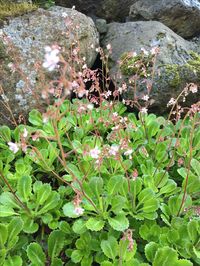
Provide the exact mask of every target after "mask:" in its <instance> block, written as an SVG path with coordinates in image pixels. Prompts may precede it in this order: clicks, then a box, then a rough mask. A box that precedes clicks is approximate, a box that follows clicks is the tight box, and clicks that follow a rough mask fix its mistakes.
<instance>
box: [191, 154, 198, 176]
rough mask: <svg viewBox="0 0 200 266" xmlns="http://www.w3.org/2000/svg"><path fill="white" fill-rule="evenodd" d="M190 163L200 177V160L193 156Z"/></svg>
mask: <svg viewBox="0 0 200 266" xmlns="http://www.w3.org/2000/svg"><path fill="white" fill-rule="evenodd" d="M191 165H192V168H193V169H194V171H195V172H196V174H197V176H198V177H200V162H199V161H198V160H196V159H195V158H192V160H191Z"/></svg>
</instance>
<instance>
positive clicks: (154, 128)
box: [147, 120, 160, 137]
mask: <svg viewBox="0 0 200 266" xmlns="http://www.w3.org/2000/svg"><path fill="white" fill-rule="evenodd" d="M159 128H160V124H159V123H158V122H157V121H156V120H153V121H151V122H150V123H148V125H147V129H148V135H149V136H151V137H153V136H155V135H156V134H157V132H158V131H159Z"/></svg>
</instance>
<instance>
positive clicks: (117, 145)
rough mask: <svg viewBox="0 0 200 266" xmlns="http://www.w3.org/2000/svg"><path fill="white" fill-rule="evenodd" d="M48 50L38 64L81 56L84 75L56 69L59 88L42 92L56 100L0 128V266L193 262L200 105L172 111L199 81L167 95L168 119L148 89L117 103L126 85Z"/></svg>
mask: <svg viewBox="0 0 200 266" xmlns="http://www.w3.org/2000/svg"><path fill="white" fill-rule="evenodd" d="M74 49H78V48H74ZM107 50H108V52H110V50H111V49H110V46H108V47H107ZM46 51H47V54H46V57H45V59H46V60H45V62H44V64H43V67H45V68H47V69H48V70H55V69H56V67H57V65H58V63H60V66H61V67H62V66H65V69H69V68H68V67H66V66H68V65H69V64H70V63H73V60H74V61H76V62H77V60H80V65H81V64H82V65H83V68H82V74H81V75H78V74H77V73H76V72H75V69H73V70H74V71H72V72H73V73H74V75H73V77H71V76H69V75H68V74H69V73H67V75H62V78H63V79H66V80H63V79H62V80H61V81H60V82H64V81H65V82H67V83H65V84H68V87H67V88H65V90H66V91H64V92H62V91H60V90H58V88H60V86H57V87H56V86H55V87H54V88H52V86H51V87H49V88H45V90H43V91H42V95H43V98H46V99H47V100H48V99H49V95H51V97H52V95H53V97H55V101H54V103H53V104H52V105H50V106H49V107H48V108H47V110H46V111H45V112H43V113H42V112H39V111H38V110H32V111H31V112H30V114H29V118H28V123H27V125H22V124H21V125H17V126H16V127H15V129H12V130H11V129H10V128H9V127H7V126H2V127H0V193H1V194H0V217H1V223H0V265H17V266H18V265H19V266H20V265H28V264H30V263H31V265H38V266H40V265H41V266H43V265H47V264H48V265H52V266H54V265H55V266H59V265H82V266H89V265H102V266H109V265H114V266H118V265H123V266H129V265H136V266H137V265H138V266H139V265H141V266H147V265H153V266H158V265H159V266H160V265H172V266H177V265H178V266H190V265H199V264H200V242H199V236H200V219H199V214H200V211H199V210H200V207H199V206H200V202H199V191H200V181H199V176H200V162H199V159H200V152H199V150H200V149H199V148H200V147H199V146H200V144H199V138H200V127H199V121H200V120H199V118H200V117H199V111H200V103H199V102H198V103H196V104H194V105H193V106H191V108H190V109H187V110H186V109H184V108H183V109H182V108H180V107H179V106H180V104H179V103H180V101H181V99H182V98H184V97H185V96H186V95H187V94H188V93H195V92H196V90H197V86H196V85H195V84H193V83H191V84H188V85H187V86H186V88H185V89H184V90H183V92H182V93H181V94H180V95H179V96H178V98H177V99H171V100H170V102H169V104H168V105H169V106H172V110H171V112H170V114H169V117H168V119H166V118H164V117H161V116H156V115H154V114H148V105H149V103H148V100H149V94H148V93H149V92H148V93H147V94H145V95H143V97H142V99H137V98H135V99H133V101H132V102H131V101H130V102H127V101H123V102H124V103H121V102H119V100H118V98H119V96H120V95H121V93H122V92H123V91H124V90H125V89H126V85H125V84H122V87H118V88H116V89H115V91H114V92H111V91H109V90H107V91H101V89H100V86H99V80H98V77H96V78H94V77H95V73H96V72H95V71H91V70H89V69H88V68H87V66H86V65H85V63H84V60H83V59H78V57H76V56H73V58H71V62H70V59H69V60H68V61H67V62H66V61H65V60H64V58H63V57H62V56H61V55H60V50H59V49H58V48H57V47H56V46H53V47H48V49H46ZM99 51H100V53H101V56H102V58H103V59H105V61H106V62H107V59H108V57H107V56H104V55H103V53H102V50H101V49H100V50H99ZM143 52H144V51H143ZM52 53H53V55H54V56H52ZM55 54H56V56H55ZM73 54H74V55H76V54H77V53H75V52H74V53H73ZM52 58H54V59H55V62H53V63H52V60H50V59H52ZM151 60H152V57H151ZM72 65H73V64H72ZM12 67H13V66H12ZM71 69H72V68H71ZM58 71H61V74H63V73H62V69H61V68H59V69H58ZM75 73H76V74H75ZM146 73H147V72H146ZM148 73H149V72H148ZM144 74H145V73H144ZM103 75H104V77H107V68H105V70H104V72H103ZM66 77H69V79H68V80H67V78H66ZM86 77H87V80H88V79H89V80H90V78H89V77H91V79H92V80H93V82H92V83H91V84H92V85H91V88H90V89H89V91H87V90H86V87H85V78H86ZM107 82H108V83H109V82H110V81H109V79H107V78H106V83H105V86H107ZM51 85H52V84H51ZM50 88H51V90H50ZM95 90H96V91H95ZM71 91H73V92H74V93H76V94H77V96H78V97H77V99H74V100H73V101H70V100H69V99H66V96H67V95H68V94H69V93H70V92H71ZM94 91H95V94H94V93H93V92H94ZM2 95H3V97H2V100H3V99H5V96H6V95H5V93H4V91H3V89H2V91H1V96H2ZM83 96H84V97H85V98H84V99H78V98H83ZM110 96H112V97H113V99H112V101H109V98H110ZM6 104H9V101H7V102H6ZM125 104H134V105H135V106H136V107H138V109H139V113H138V116H136V115H135V114H133V113H127V112H126V106H125ZM6 106H7V105H6ZM184 112H185V115H184V116H182V117H181V115H182V114H183V113H184ZM172 116H173V117H174V118H175V120H173V117H172Z"/></svg>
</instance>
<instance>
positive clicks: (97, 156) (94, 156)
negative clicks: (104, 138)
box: [90, 148, 101, 159]
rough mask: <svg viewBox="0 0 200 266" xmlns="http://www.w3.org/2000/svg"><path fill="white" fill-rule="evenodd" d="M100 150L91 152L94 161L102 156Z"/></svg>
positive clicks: (96, 149)
mask: <svg viewBox="0 0 200 266" xmlns="http://www.w3.org/2000/svg"><path fill="white" fill-rule="evenodd" d="M100 152H101V151H100V150H99V149H98V148H94V149H92V150H90V156H91V157H92V158H93V159H98V158H99V154H100Z"/></svg>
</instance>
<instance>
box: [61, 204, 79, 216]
mask: <svg viewBox="0 0 200 266" xmlns="http://www.w3.org/2000/svg"><path fill="white" fill-rule="evenodd" d="M63 213H64V215H65V216H67V217H70V218H77V217H79V216H80V215H77V214H76V213H75V208H74V204H73V203H72V202H68V203H66V204H65V205H64V206H63Z"/></svg>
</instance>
